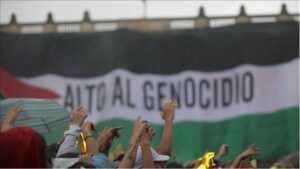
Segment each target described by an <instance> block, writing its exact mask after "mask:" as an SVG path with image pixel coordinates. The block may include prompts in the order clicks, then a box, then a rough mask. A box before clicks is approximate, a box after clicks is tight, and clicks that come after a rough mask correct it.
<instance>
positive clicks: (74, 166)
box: [69, 161, 95, 168]
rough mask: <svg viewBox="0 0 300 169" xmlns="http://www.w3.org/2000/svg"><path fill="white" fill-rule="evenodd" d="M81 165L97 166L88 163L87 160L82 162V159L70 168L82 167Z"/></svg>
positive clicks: (86, 166) (87, 166) (85, 166)
mask: <svg viewBox="0 0 300 169" xmlns="http://www.w3.org/2000/svg"><path fill="white" fill-rule="evenodd" d="M81 167H84V168H95V166H93V165H91V164H88V163H85V162H81V161H78V162H76V163H75V164H74V165H72V166H71V167H69V168H81Z"/></svg>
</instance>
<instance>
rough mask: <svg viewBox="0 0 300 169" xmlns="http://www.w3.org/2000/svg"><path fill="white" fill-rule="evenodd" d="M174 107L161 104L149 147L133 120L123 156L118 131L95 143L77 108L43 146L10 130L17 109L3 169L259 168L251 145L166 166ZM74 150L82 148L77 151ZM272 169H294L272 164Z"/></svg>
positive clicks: (145, 126) (3, 138)
mask: <svg viewBox="0 0 300 169" xmlns="http://www.w3.org/2000/svg"><path fill="white" fill-rule="evenodd" d="M176 106H177V105H176V103H175V102H173V101H168V102H166V103H165V104H164V106H163V110H162V111H161V113H160V115H161V118H162V120H164V129H163V134H162V136H161V140H160V144H159V146H158V147H157V148H153V147H151V144H150V143H151V140H152V138H153V137H154V135H155V131H154V129H153V128H152V127H151V124H149V123H148V122H147V119H141V118H140V117H137V119H136V120H135V122H134V127H133V130H132V136H131V139H130V143H129V146H128V148H127V151H125V152H123V151H122V148H121V146H120V145H119V146H117V147H116V149H115V150H114V153H112V154H109V152H110V148H111V146H112V143H113V141H114V140H115V139H116V138H118V137H120V130H121V129H122V127H121V126H120V127H113V128H105V129H104V130H103V131H102V132H101V134H100V135H99V137H98V138H97V139H94V137H93V132H94V131H95V125H94V124H93V123H92V122H90V121H87V120H86V118H87V116H88V115H87V112H86V110H85V109H84V108H82V107H79V108H76V109H75V110H73V111H72V112H71V115H70V124H71V125H70V127H69V129H68V130H67V131H66V132H65V133H64V134H63V136H62V139H61V140H59V143H53V144H51V145H48V146H47V144H46V142H45V139H44V138H43V137H42V136H41V135H40V134H39V133H38V132H36V131H34V130H33V129H32V128H30V127H15V128H14V127H13V123H14V121H15V119H16V118H17V116H18V114H19V113H20V112H21V109H20V108H18V107H15V108H13V109H12V110H11V111H9V112H8V113H7V114H6V115H5V116H4V118H3V121H2V123H1V133H0V151H1V152H0V167H1V168H200V169H206V168H257V167H258V164H257V161H256V160H255V159H252V158H251V157H253V156H258V155H259V154H260V150H259V149H258V148H256V146H255V144H253V145H251V146H250V147H249V148H247V149H246V150H245V151H244V152H242V153H241V154H240V155H238V156H237V157H236V159H235V160H234V161H233V162H223V163H222V162H221V161H222V160H221V159H222V158H223V157H224V156H226V155H227V154H228V145H226V144H224V145H222V146H221V147H220V150H219V152H218V153H216V154H214V153H213V152H208V153H205V154H204V155H203V157H202V158H199V159H196V160H192V161H189V162H187V163H186V164H179V163H176V162H172V163H168V161H169V159H170V156H171V152H172V144H173V141H174V140H173V120H174V117H175V110H176ZM76 144H79V145H80V149H79V150H77V148H76ZM270 167H271V168H273V169H276V168H285V167H297V166H291V165H286V164H284V163H276V164H274V165H272V166H270Z"/></svg>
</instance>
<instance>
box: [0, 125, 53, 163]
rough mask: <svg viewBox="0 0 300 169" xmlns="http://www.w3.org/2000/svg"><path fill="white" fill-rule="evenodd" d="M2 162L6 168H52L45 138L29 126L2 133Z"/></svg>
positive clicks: (0, 158)
mask: <svg viewBox="0 0 300 169" xmlns="http://www.w3.org/2000/svg"><path fill="white" fill-rule="evenodd" d="M0 150H1V153H0V164H1V167H4V168H43V167H45V168H50V167H52V162H51V158H50V157H49V156H48V152H47V146H46V142H45V140H44V138H43V137H42V136H41V135H40V134H38V133H36V132H35V131H34V130H33V129H31V128H29V127H17V128H13V129H10V130H7V131H5V132H2V133H0Z"/></svg>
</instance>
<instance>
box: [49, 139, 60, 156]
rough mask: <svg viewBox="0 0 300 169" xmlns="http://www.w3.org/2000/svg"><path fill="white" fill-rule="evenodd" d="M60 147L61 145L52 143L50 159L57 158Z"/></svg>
mask: <svg viewBox="0 0 300 169" xmlns="http://www.w3.org/2000/svg"><path fill="white" fill-rule="evenodd" d="M59 147H60V145H59V144H57V143H52V144H50V145H48V154H49V155H50V157H52V158H55V157H56V154H57V152H58V150H59Z"/></svg>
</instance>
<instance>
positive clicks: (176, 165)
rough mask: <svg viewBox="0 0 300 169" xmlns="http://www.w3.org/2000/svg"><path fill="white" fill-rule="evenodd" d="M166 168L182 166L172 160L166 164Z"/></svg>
mask: <svg viewBox="0 0 300 169" xmlns="http://www.w3.org/2000/svg"><path fill="white" fill-rule="evenodd" d="M166 168H184V167H183V166H182V164H179V163H177V162H172V163H169V164H167V167H166Z"/></svg>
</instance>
